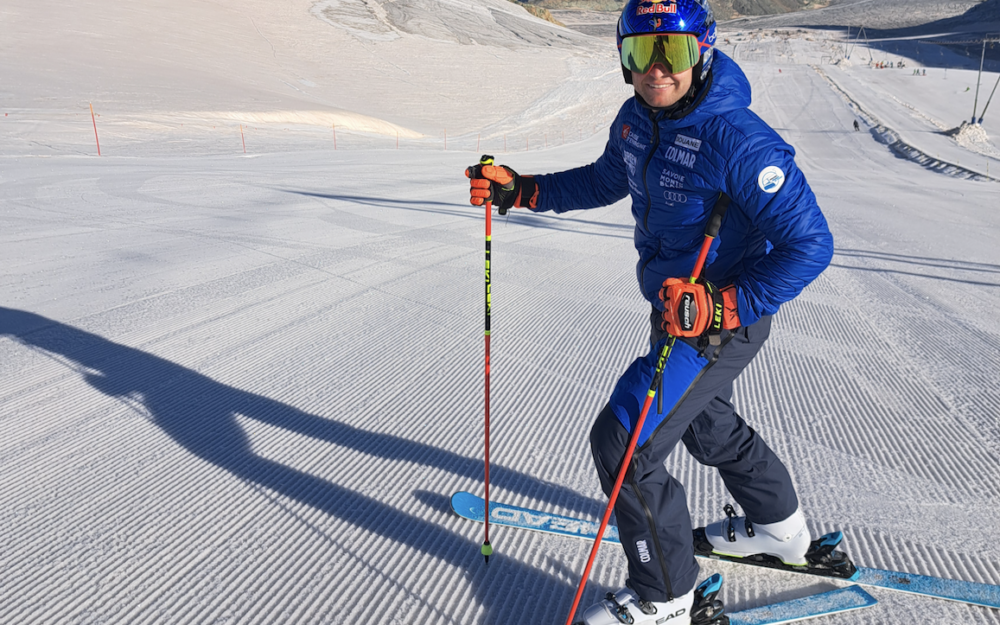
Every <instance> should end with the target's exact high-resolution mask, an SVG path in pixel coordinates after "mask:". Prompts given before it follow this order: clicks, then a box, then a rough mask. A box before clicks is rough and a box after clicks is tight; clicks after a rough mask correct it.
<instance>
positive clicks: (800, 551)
mask: <svg viewBox="0 0 1000 625" xmlns="http://www.w3.org/2000/svg"><path fill="white" fill-rule="evenodd" d="M725 511H726V518H725V519H723V520H722V521H719V522H718V523H713V524H711V525H709V526H708V527H706V528H705V538H707V539H708V542H710V543H711V544H712V551H713V552H715V553H717V554H719V555H726V556H735V557H738V558H745V557H747V556H753V555H757V554H767V555H771V556H774V557H776V558H778V559H779V560H781V561H782V562H784V563H785V564H787V565H790V566H805V565H806V564H807V561H806V552H807V551H808V550H809V543H810V541H811V538H810V536H809V528H807V527H806V518H805V515H803V514H802V511H801V510H799V509H796V510H795V512H794V513H793V514H792V516H790V517H788V518H787V519H785V520H784V521H778V522H777V523H767V524H764V523H751V522H750V520H749V519H747V518H746V517H743V516H736V511H735V510H734V509H733V506H732V505H730V504H726V507H725Z"/></svg>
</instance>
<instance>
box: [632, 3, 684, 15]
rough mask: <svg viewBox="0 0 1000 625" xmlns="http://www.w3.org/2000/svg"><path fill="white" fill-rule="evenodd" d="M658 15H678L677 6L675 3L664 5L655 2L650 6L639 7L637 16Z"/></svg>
mask: <svg viewBox="0 0 1000 625" xmlns="http://www.w3.org/2000/svg"><path fill="white" fill-rule="evenodd" d="M656 13H677V5H676V4H674V3H670V4H663V3H662V2H654V3H653V4H651V5H649V6H642V5H639V6H638V7H637V8H636V10H635V14H636V15H654V14H656Z"/></svg>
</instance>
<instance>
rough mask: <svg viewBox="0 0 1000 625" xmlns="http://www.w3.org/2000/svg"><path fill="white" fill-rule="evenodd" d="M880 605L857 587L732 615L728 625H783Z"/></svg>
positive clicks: (730, 614) (839, 589) (790, 600)
mask: <svg viewBox="0 0 1000 625" xmlns="http://www.w3.org/2000/svg"><path fill="white" fill-rule="evenodd" d="M876 603H878V601H876V600H875V597H872V596H871V595H869V594H868V593H867V592H865V591H864V590H863V589H861V588H858V587H857V586H848V587H847V588H838V589H837V590H831V591H828V592H821V593H819V594H817V595H811V596H809V597H802V598H801V599H789V600H788V601H781V602H779V603H772V604H771V605H765V606H761V607H759V608H752V609H749V610H741V611H739V612H732V613H729V625H782V623H796V622H798V621H804V620H806V619H811V618H817V617H820V616H829V615H831V614H839V613H841V612H850V611H851V610H860V609H861V608H870V607H872V606H873V605H875V604H876Z"/></svg>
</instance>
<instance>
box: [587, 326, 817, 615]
mask: <svg viewBox="0 0 1000 625" xmlns="http://www.w3.org/2000/svg"><path fill="white" fill-rule="evenodd" d="M652 319H653V331H652V335H651V337H650V338H651V345H652V346H653V347H652V356H646V357H645V358H640V359H637V360H636V361H635V362H634V363H633V364H632V366H631V367H629V369H628V371H626V373H625V374H624V375H623V376H622V378H621V379H620V380H619V382H618V385H617V386H616V388H615V392H614V393H613V394H612V397H611V401H610V402H609V403H608V404H607V406H605V408H604V410H602V411H601V413H600V415H598V417H597V421H596V422H595V423H594V427H593V429H592V430H591V432H590V445H591V451H592V453H593V455H594V462H595V464H596V465H597V472H598V475H599V477H600V480H601V487H602V488H603V489H604V492H605V494H606V495H608V496H610V494H611V489H612V488H613V487H614V483H615V479H616V478H617V476H618V468H619V466H620V464H621V460H622V458H623V457H624V455H625V450H626V448H627V447H628V442H629V436H630V430H631V429H632V426H634V424H635V422H636V421H637V415H636V414H635V413H637V412H638V411H639V408H638V406H637V405H636V403H637V401H638V398H640V397H643V396H645V395H646V393H647V392H648V390H649V385H650V381H651V379H652V374H653V371H652V370H650V369H651V368H655V364H656V356H657V354H658V347H659V346H660V345H662V342H661V341H662V340H664V339H665V335H664V333H663V332H662V331H660V330H659V328H658V327H657V326H658V323H656V322H657V321H658V320H659V313H658V312H657V311H656V310H655V309H654V311H653V317H652ZM770 328H771V317H770V316H765V317H763V318H761V319H760V321H758V322H757V323H755V324H753V325H751V326H749V327H746V328H738V329H737V330H734V331H733V332H728V331H724V332H723V335H722V345H721V346H718V347H716V346H711V345H710V346H708V347H705V348H703V349H699V347H698V346H696V343H695V342H694V341H689V342H688V341H681V340H680V339H678V340H677V342H676V344H675V347H674V350H675V352H674V353H675V354H678V357H677V359H676V360H675V364H674V365H673V367H672V368H671V366H670V359H668V361H667V362H668V366H667V369H666V371H667V372H668V375H665V376H664V382H663V385H664V390H663V391H662V395H663V396H664V397H667V398H670V401H669V402H664V404H663V406H662V411H659V410H658V409H657V402H656V401H655V400H654V402H653V405H652V407H651V408H650V411H649V412H650V415H649V416H647V421H651V423H652V425H651V426H650V427H644V428H643V430H642V434H643V436H642V437H641V438H640V444H639V446H638V447H636V451H635V454H634V456H633V459H632V463H631V467H630V470H629V472H628V474H627V475H626V478H625V482H624V483H623V485H622V489H621V492H620V493H619V495H618V501H617V502H616V504H615V515H616V517H617V519H618V530H619V533H620V536H621V542H622V547H623V548H624V550H625V555H626V557H627V559H628V574H629V580H628V585H629V586H630V587H631V588H632V589H633V590H635V591H636V592H637V593H638V594H639V596H640V597H641V598H642V599H644V600H646V601H657V602H662V601H667V600H668V598H670V597H678V596H681V595H684V594H686V593H687V592H689V591H690V590H692V589H693V588H694V587H695V585H696V584H697V582H698V573H699V568H698V563H697V562H696V561H695V558H694V545H693V541H692V533H691V529H692V528H691V517H690V514H689V512H688V507H687V501H686V499H685V494H684V488H683V486H681V484H680V483H679V482H678V481H677V480H676V479H674V478H673V477H672V476H671V475H670V474H669V473H667V470H666V468H665V467H664V461H665V460H666V458H667V456H668V455H669V454H670V452H671V451H672V450H673V449H674V447H675V446H676V445H677V442H678V441H683V442H684V446H685V447H687V450H688V452H689V453H691V455H692V456H694V457H695V459H696V460H698V462H700V463H701V464H704V465H707V466H712V467H715V468H716V469H718V471H719V473H720V474H721V476H722V479H723V481H724V482H725V484H726V488H727V489H728V490H729V492H730V494H731V495H732V496H733V498H735V499H736V501H737V502H738V503H739V504H740V506H742V508H743V511H744V513H745V514H746V515H747V517H748V518H749V519H750V520H751V521H753V522H756V523H774V522H777V521H781V520H784V519H786V518H788V517H789V516H791V515H792V514H793V513H794V512H795V510H796V508H798V498H797V497H796V495H795V489H794V487H793V485H792V481H791V477H790V476H789V474H788V470H787V469H786V468H785V466H784V465H783V464H782V463H781V461H780V460H779V459H778V457H777V456H776V455H775V454H774V452H773V451H771V449H770V448H769V447H768V446H767V444H766V443H765V442H764V441H763V439H761V437H760V435H758V434H757V433H756V432H755V431H754V430H753V429H751V428H750V427H749V426H748V425H747V424H746V422H745V421H743V419H742V418H741V417H740V416H739V415H738V414H736V411H735V410H734V408H733V405H732V404H731V403H730V401H729V400H730V398H731V396H732V392H733V381H734V380H735V379H736V377H737V376H738V375H739V374H740V372H741V371H743V369H744V368H746V366H747V365H748V364H750V361H751V360H753V358H754V356H756V355H757V352H759V351H760V348H761V346H762V345H763V343H764V341H765V340H766V339H767V336H768V333H769V332H770ZM671 359H674V354H672V355H671ZM678 380H679V381H680V383H679V384H678V383H677V381H678ZM643 384H644V385H645V386H643ZM629 419H631V424H630V425H625V424H626V423H629Z"/></svg>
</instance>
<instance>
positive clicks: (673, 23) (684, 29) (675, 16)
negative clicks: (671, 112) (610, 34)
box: [616, 0, 715, 85]
mask: <svg viewBox="0 0 1000 625" xmlns="http://www.w3.org/2000/svg"><path fill="white" fill-rule="evenodd" d="M655 34H687V35H694V36H695V37H697V38H698V47H699V49H700V50H701V58H700V60H699V64H700V65H701V75H700V76H696V77H695V78H696V80H697V81H698V82H704V81H705V79H706V78H707V77H708V72H709V70H710V69H712V48H713V47H714V46H715V16H714V15H713V14H712V8H711V7H710V6H708V0H628V2H626V3H625V8H623V9H622V14H621V17H619V18H618V32H617V37H616V39H617V41H618V54H619V55H621V51H622V39H625V38H626V37H631V36H633V35H655ZM622 74H623V75H624V76H625V82H627V83H628V84H630V85H631V84H632V72H631V71H629V70H628V68H626V67H625V65H624V64H622Z"/></svg>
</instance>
